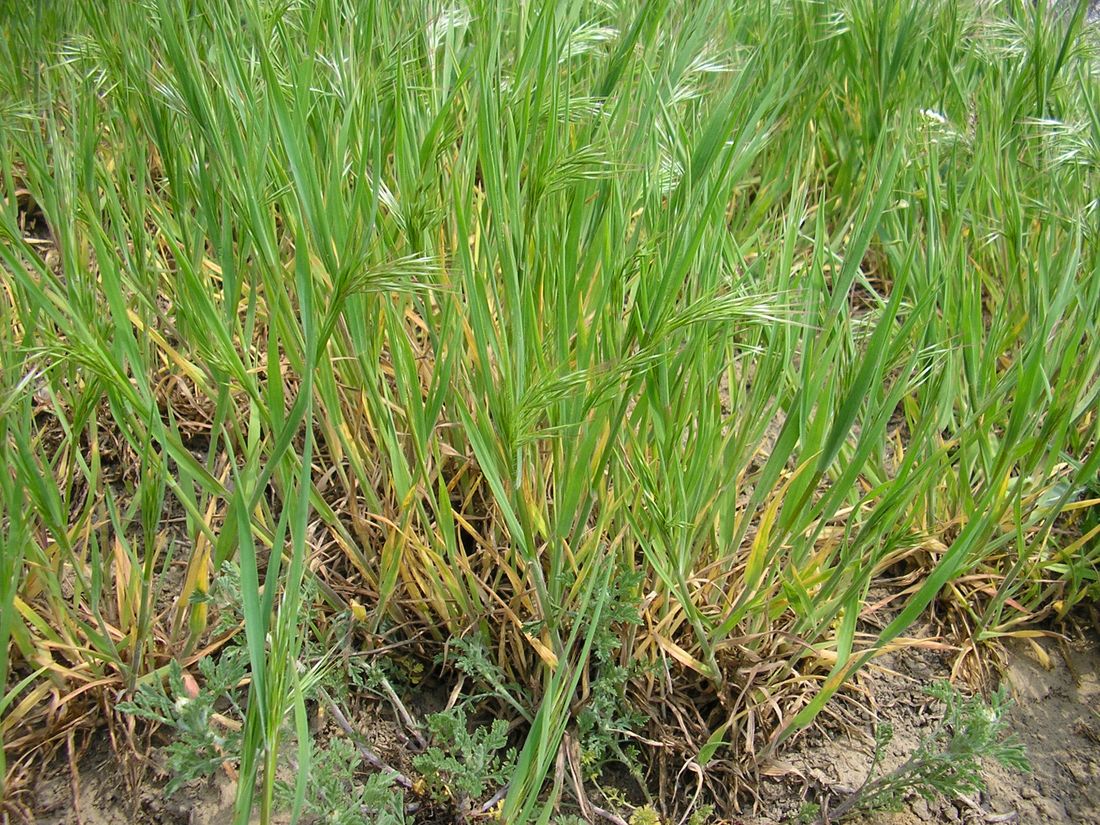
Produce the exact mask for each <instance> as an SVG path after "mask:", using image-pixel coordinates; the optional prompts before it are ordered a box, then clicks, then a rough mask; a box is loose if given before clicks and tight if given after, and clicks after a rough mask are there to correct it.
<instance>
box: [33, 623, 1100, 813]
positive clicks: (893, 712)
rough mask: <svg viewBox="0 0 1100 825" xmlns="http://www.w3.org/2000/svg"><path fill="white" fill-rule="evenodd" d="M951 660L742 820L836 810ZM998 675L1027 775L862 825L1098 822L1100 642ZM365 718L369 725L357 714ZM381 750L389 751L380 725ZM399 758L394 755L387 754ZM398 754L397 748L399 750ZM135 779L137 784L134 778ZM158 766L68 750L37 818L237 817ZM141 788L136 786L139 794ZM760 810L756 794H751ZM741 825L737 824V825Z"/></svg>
mask: <svg viewBox="0 0 1100 825" xmlns="http://www.w3.org/2000/svg"><path fill="white" fill-rule="evenodd" d="M949 669H950V656H949V654H946V653H943V652H939V651H937V650H934V649H921V648H915V649H907V650H905V651H903V652H897V653H893V654H891V655H889V656H887V657H883V659H881V660H879V661H878V662H876V663H875V664H873V665H872V666H870V667H869V668H867V669H866V670H865V672H864V673H862V674H860V676H859V677H858V678H857V682H856V684H855V688H856V692H855V694H854V695H853V696H851V697H849V698H848V699H847V700H846V701H845V704H844V707H843V712H842V713H841V714H840V716H843V717H844V718H845V719H847V720H848V722H847V723H845V724H841V723H840V722H836V723H833V724H831V725H830V724H827V725H823V726H822V729H819V730H816V731H814V732H809V733H807V734H805V735H804V736H802V737H801V738H799V739H796V740H795V741H794V743H793V744H792V745H791V746H790V747H789V748H788V749H787V750H786V751H785V752H784V753H783V754H782V755H781V757H780V758H779V759H778V760H777V761H776V762H775V763H774V764H772V765H771V766H769V767H768V768H767V770H766V773H767V775H766V776H765V777H764V778H763V779H762V780H761V783H760V785H759V787H758V789H757V795H758V798H757V800H756V804H755V808H756V814H755V815H754V816H751V817H746V818H744V819H741V820H739V821H735V822H736V825H773V823H782V822H791V821H794V818H795V817H797V815H798V813H799V811H800V810H801V808H802V806H803V804H804V803H805V802H807V801H812V802H816V803H819V804H820V803H826V804H828V805H831V806H833V807H836V805H837V804H839V803H840V802H841V801H843V799H844V798H845V795H846V793H848V792H849V791H850V789H853V788H855V787H858V786H859V785H860V784H861V783H862V782H863V780H864V778H865V777H866V774H867V770H868V768H869V766H870V763H871V753H872V751H873V738H872V730H873V725H874V724H875V723H876V722H884V721H885V722H889V723H891V724H892V725H893V727H894V730H895V735H894V739H893V741H892V743H891V745H890V747H889V751H888V754H887V757H886V761H885V765H884V768H885V769H886V770H889V769H891V768H892V767H894V766H896V765H898V764H900V763H901V762H903V761H904V760H905V759H906V758H907V757H908V755H909V754H910V753H911V752H912V751H913V749H914V748H915V747H916V746H917V743H918V742H919V741H920V738H921V736H922V735H923V734H926V733H927V732H928V731H929V729H930V728H931V726H932V725H934V724H935V722H936V718H937V717H936V712H935V706H934V704H933V703H932V702H931V700H930V699H929V698H928V697H927V695H926V694H925V693H924V690H923V689H924V688H925V687H926V686H927V685H928V684H930V683H931V682H932V681H935V680H937V679H942V678H945V677H946V676H947V675H948V674H949ZM1002 679H1003V680H1004V681H1005V682H1006V683H1007V685H1008V686H1009V690H1010V694H1011V695H1012V696H1013V697H1014V700H1015V702H1014V705H1013V707H1012V708H1011V710H1010V711H1009V719H1010V722H1011V729H1012V731H1013V733H1014V734H1015V735H1016V736H1017V737H1019V738H1020V739H1021V740H1022V741H1023V743H1024V744H1025V745H1026V747H1027V751H1028V758H1029V760H1030V762H1031V766H1032V772H1031V773H1030V774H1015V773H1010V772H1008V771H1006V770H1005V769H1003V768H1001V767H1000V766H999V765H996V764H990V765H986V766H985V772H984V775H985V780H986V789H985V791H984V792H982V793H981V794H980V795H978V796H976V797H974V798H970V799H950V800H947V799H941V800H938V801H935V802H932V803H929V802H926V801H924V800H923V799H920V798H914V799H910V800H907V803H906V806H905V808H904V809H903V810H901V811H899V812H893V813H881V814H875V815H873V816H870V817H867V818H864V819H862V820H855V821H856V822H860V823H862V825H916V823H925V822H942V823H973V824H975V825H976V824H977V823H1020V825H1041V824H1042V823H1073V825H1088V823H1100V638H1098V637H1097V636H1096V634H1094V633H1090V634H1088V635H1086V636H1082V637H1080V638H1077V639H1075V640H1063V639H1059V638H1040V639H1036V640H1012V641H1010V642H1009V644H1008V646H1007V661H1006V667H1005V669H1004V674H1003V676H1002ZM357 721H365V720H357ZM365 727H366V728H367V730H368V731H371V730H374V728H377V734H378V736H377V737H374V736H373V735H372V734H368V735H369V736H371V738H377V739H379V741H378V742H377V743H376V745H377V746H378V749H379V751H389V750H392V747H391V746H392V742H388V741H385V740H387V739H388V738H389V737H387V736H386V735H385V734H386V732H385V730H384V725H380V726H379V725H376V726H373V727H372V726H371V725H365ZM391 755H393V754H391ZM393 756H395V755H393ZM135 780H136V781H135ZM164 781H165V777H164V776H163V775H159V774H158V772H157V770H156V768H155V757H154V762H153V764H152V765H151V764H150V763H146V764H145V765H144V768H143V769H140V770H139V769H136V768H134V766H133V765H131V766H129V767H127V766H122V765H120V764H119V762H118V761H117V759H116V758H115V757H114V756H113V755H112V753H111V752H110V749H109V747H107V745H106V743H105V742H96V743H93V744H92V746H91V747H89V748H88V750H87V751H86V752H85V753H83V754H79V755H78V758H77V759H76V760H70V759H68V758H66V757H65V755H64V753H62V754H61V755H60V756H59V758H58V759H57V760H56V761H55V763H54V764H53V765H52V766H51V768H50V770H49V771H48V772H46V773H45V775H44V776H43V777H42V778H41V779H40V781H39V782H38V784H37V787H36V788H35V793H34V798H33V812H32V817H33V819H32V821H34V822H38V823H42V825H123V823H127V824H128V823H150V824H152V823H164V825H221V823H228V822H231V820H232V806H233V794H234V786H233V783H232V782H231V781H230V779H229V777H228V776H227V775H225V774H218V776H216V777H214V778H212V779H210V780H208V781H205V782H195V783H192V784H191V785H190V786H188V787H185V788H184V789H183V790H181V791H179V792H178V793H177V794H175V795H174V796H173V797H172V798H166V797H165V795H164V794H163V791H162V787H163V783H164ZM133 788H136V790H131V789H133ZM747 807H753V801H752V800H748V801H747ZM731 825H733V823H731Z"/></svg>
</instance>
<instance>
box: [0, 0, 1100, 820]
mask: <svg viewBox="0 0 1100 825" xmlns="http://www.w3.org/2000/svg"><path fill="white" fill-rule="evenodd" d="M3 14H4V20H5V22H4V25H5V26H6V32H7V33H8V34H9V35H10V36H8V37H5V38H0V50H2V53H0V57H3V58H4V59H3V60H0V66H2V67H3V68H0V111H2V112H3V113H4V117H3V119H2V126H0V195H2V203H3V205H2V207H0V359H2V363H0V412H2V415H0V462H2V464H3V466H4V467H5V468H7V469H6V471H5V472H4V473H0V493H2V494H0V542H2V547H0V551H2V552H0V674H2V677H3V679H4V682H5V686H6V687H9V688H10V689H11V690H14V693H13V694H12V698H11V700H10V701H9V700H5V703H4V705H3V710H2V713H3V726H2V731H3V736H4V749H3V752H4V753H5V754H9V753H17V754H25V753H28V752H30V751H31V749H33V748H34V747H35V745H36V744H37V743H39V742H41V741H42V739H41V732H42V731H45V732H47V733H50V734H53V733H56V732H57V731H59V730H62V729H65V728H66V727H69V726H74V725H78V724H81V722H82V720H84V719H86V718H88V717H87V716H86V715H85V714H86V711H87V709H88V708H89V707H90V706H91V703H93V702H94V700H95V699H96V698H97V697H105V696H109V695H113V694H112V693H111V691H118V690H123V691H126V692H131V693H132V692H133V691H134V690H135V689H136V687H137V686H138V685H139V684H145V683H147V682H148V681H149V679H150V678H157V675H158V674H163V673H164V672H165V671H164V668H165V667H166V666H167V664H168V663H169V662H171V661H173V660H176V659H188V660H189V659H193V658H195V657H198V658H202V657H203V656H204V655H212V654H210V651H212V650H216V649H218V646H217V645H213V646H212V643H213V642H217V641H222V642H224V639H222V638H221V637H219V638H217V639H215V638H213V637H212V632H213V630H214V628H213V626H212V621H211V607H210V600H209V597H208V594H209V591H210V588H211V586H212V581H213V579H214V576H215V573H216V571H218V570H219V569H221V568H222V566H223V564H225V563H226V562H232V563H234V564H236V565H237V566H238V569H239V571H240V588H239V592H240V601H241V610H242V617H243V622H242V624H243V626H242V627H241V628H240V630H239V631H237V635H238V636H239V638H240V640H241V643H242V647H243V649H244V650H245V651H246V653H247V658H248V667H249V676H250V680H249V687H248V697H247V701H246V703H245V705H244V711H245V714H246V719H245V722H244V728H243V731H242V740H241V753H240V759H241V763H240V764H241V777H242V781H241V782H240V784H239V789H240V790H239V797H238V804H237V818H238V821H239V822H245V821H247V819H248V816H249V815H250V811H251V809H252V807H253V803H254V802H255V803H256V804H257V805H258V806H259V808H260V816H261V819H262V820H263V821H270V819H271V817H272V815H273V810H274V805H275V784H274V782H275V780H274V777H275V773H276V772H275V766H276V764H277V760H278V758H279V753H280V750H281V749H285V748H284V746H285V744H286V742H288V741H294V742H296V745H295V747H296V754H295V759H296V762H297V764H298V767H299V770H298V772H297V774H296V781H297V784H296V786H295V788H294V789H293V792H292V793H291V794H290V800H291V806H292V808H293V809H294V811H295V812H299V811H301V810H302V809H303V808H304V806H305V804H306V783H307V781H308V776H309V773H310V756H311V748H310V737H309V735H308V729H307V728H308V724H307V723H308V719H307V717H308V714H307V710H306V707H305V697H306V696H307V694H308V693H309V688H310V683H311V682H312V681H313V680H315V679H316V678H320V676H319V674H318V673H316V672H315V671H313V670H311V669H310V667H308V665H307V660H309V659H310V658H311V655H310V650H311V645H312V646H316V645H317V644H318V643H321V642H319V640H325V639H332V638H334V637H333V636H332V634H331V632H330V631H331V628H332V626H333V625H332V623H333V622H334V621H336V619H335V618H334V617H342V618H341V619H340V621H342V622H344V623H345V624H347V623H348V621H349V617H350V618H351V620H352V622H351V624H348V626H349V627H351V628H352V629H351V630H350V631H348V634H345V636H344V639H345V641H341V642H340V644H341V645H345V644H347V642H346V639H347V638H348V636H349V634H350V635H351V636H353V637H354V642H355V644H357V645H360V646H362V647H364V648H367V649H370V648H372V647H376V648H386V647H387V646H389V645H392V644H396V643H403V642H408V643H410V644H412V645H413V647H410V650H418V651H419V655H421V656H422V657H424V658H426V659H431V658H432V656H434V654H435V653H436V652H437V651H438V649H439V648H440V647H442V646H443V645H444V644H445V643H446V642H447V641H448V640H449V639H450V638H452V637H462V638H466V637H469V636H471V634H473V635H475V636H477V637H478V638H479V640H480V642H481V643H482V644H483V646H484V649H485V650H488V651H492V660H493V661H492V665H493V667H494V668H497V669H498V670H499V672H500V673H501V674H503V677H504V678H503V680H502V681H501V684H505V683H507V684H508V685H513V686H517V687H518V690H516V691H513V692H514V693H515V694H516V695H514V696H513V697H512V698H513V700H514V701H513V702H512V703H511V704H509V708H510V710H509V711H508V712H509V713H511V712H513V711H514V712H515V715H516V716H515V718H517V719H522V720H523V723H522V727H521V728H520V734H519V735H520V736H521V738H522V741H517V742H516V744H517V745H518V746H519V750H518V753H517V760H516V767H515V773H514V775H513V776H512V781H511V782H510V784H509V786H508V791H507V794H506V797H505V798H504V800H503V807H502V812H501V815H502V816H503V817H504V818H505V820H506V821H509V822H521V821H524V820H526V819H528V818H530V817H532V816H534V815H535V812H536V811H540V810H550V808H548V807H546V805H547V803H548V801H549V802H550V803H555V804H556V803H557V802H558V801H559V798H560V796H561V795H562V794H563V793H564V792H565V791H564V790H563V786H562V784H561V783H550V784H549V785H548V783H547V781H546V780H547V777H548V775H550V774H551V772H552V770H553V768H554V765H555V764H556V763H557V760H558V757H559V754H563V758H565V757H564V751H563V749H562V742H563V740H564V738H565V734H566V732H567V730H568V729H569V728H570V726H571V725H573V724H575V715H576V713H578V712H579V709H581V708H583V707H584V703H583V701H581V702H578V701H577V700H578V699H583V698H584V697H585V696H587V695H588V691H589V689H590V680H591V677H592V674H591V672H590V668H591V660H592V653H593V650H600V651H601V656H604V655H605V654H606V656H605V659H604V661H605V664H606V667H608V668H612V667H619V668H627V667H628V666H632V665H634V664H639V665H642V666H641V667H638V668H636V669H634V670H631V673H632V674H634V675H633V676H632V678H631V679H630V684H629V685H628V686H626V685H624V688H623V691H622V694H623V696H624V699H629V701H630V702H632V703H634V704H635V705H637V706H638V707H644V708H647V709H648V712H649V726H648V729H647V731H646V733H645V735H644V737H643V739H639V740H638V741H639V742H641V741H644V740H645V739H648V740H649V741H656V740H659V741H660V742H661V744H662V745H663V747H661V748H652V749H650V750H649V751H648V752H647V753H646V754H645V756H646V758H649V759H652V760H654V761H659V760H666V761H667V762H668V764H666V766H665V768H666V772H667V773H668V774H669V775H678V774H679V771H680V769H681V768H682V767H683V765H684V764H685V763H687V762H692V761H693V760H694V761H695V762H699V761H702V762H705V763H706V769H705V770H704V771H703V775H704V788H703V790H702V791H701V792H700V793H702V792H703V791H705V793H706V795H707V799H709V800H710V801H711V802H712V803H713V804H715V805H716V806H718V808H719V809H720V810H724V809H726V808H732V807H733V805H732V803H733V799H732V796H733V795H735V794H736V793H737V792H738V791H739V789H740V788H741V785H740V783H741V781H742V780H743V779H744V778H746V777H747V776H749V775H750V774H751V768H750V767H749V766H750V765H751V764H752V763H753V759H759V758H762V757H764V756H766V754H767V753H769V752H772V751H773V750H774V749H775V748H777V747H779V746H781V744H782V743H783V742H784V741H785V740H786V739H787V738H788V737H789V736H791V735H792V734H793V733H795V732H796V731H798V730H799V729H801V728H804V727H805V726H807V725H809V724H811V723H812V722H813V720H814V718H815V717H816V716H817V714H818V713H819V712H820V711H821V709H822V707H823V706H824V705H825V703H826V702H827V701H828V700H829V699H830V697H831V696H833V695H834V694H835V693H836V691H837V690H839V689H841V688H842V686H843V685H844V684H845V682H846V680H847V679H848V677H849V676H850V675H851V674H852V673H853V672H854V671H855V670H856V669H857V668H859V667H860V666H862V665H863V664H864V663H866V662H867V661H868V660H869V659H870V658H871V657H873V656H875V655H877V654H878V653H880V652H881V651H882V650H884V649H885V648H887V647H888V646H892V645H897V644H904V635H903V634H904V633H905V631H906V629H907V628H908V627H909V626H910V625H911V623H912V622H913V621H914V620H915V619H916V618H917V617H918V616H919V615H920V614H921V613H922V612H923V611H924V610H925V609H926V608H927V607H928V606H929V605H930V604H932V603H933V601H934V600H936V599H942V601H943V606H944V609H946V610H948V611H950V612H951V613H952V614H953V619H954V620H955V626H956V627H960V628H962V629H963V631H964V632H965V634H966V635H967V637H968V638H970V639H973V640H974V643H975V644H976V645H977V644H982V643H985V642H987V641H989V640H991V639H995V638H997V637H999V636H1001V635H1004V634H1011V633H1013V632H1016V631H1017V630H1018V629H1019V628H1020V627H1021V625H1022V624H1023V623H1025V622H1027V621H1031V620H1034V619H1037V618H1040V617H1043V616H1046V615H1049V614H1051V613H1054V612H1058V613H1060V614H1063V615H1064V614H1065V613H1066V612H1067V611H1068V610H1069V609H1071V608H1072V606H1073V605H1074V604H1075V603H1077V602H1078V601H1079V600H1080V599H1081V598H1083V597H1084V596H1085V595H1086V594H1087V593H1088V592H1089V591H1090V588H1091V589H1095V583H1096V581H1097V573H1096V571H1097V562H1098V557H1097V551H1096V548H1095V541H1094V539H1095V536H1094V535H1093V534H1092V533H1093V531H1090V532H1088V533H1086V534H1085V537H1084V538H1082V537H1081V534H1080V532H1079V531H1077V530H1076V529H1075V525H1074V523H1073V519H1072V518H1070V517H1069V516H1070V515H1072V513H1074V512H1078V511H1080V510H1082V509H1084V508H1085V507H1086V504H1085V502H1088V501H1089V500H1090V499H1089V497H1088V494H1087V493H1085V492H1084V491H1086V490H1087V489H1089V485H1094V484H1095V479H1096V477H1097V469H1098V467H1100V451H1097V450H1096V442H1097V428H1098V426H1100V424H1098V420H1097V416H1096V412H1095V411H1096V406H1097V405H1096V401H1097V397H1098V395H1097V394H1098V391H1100V389H1098V387H1100V384H1098V381H1097V376H1098V374H1100V347H1097V345H1096V334H1097V330H1096V320H1095V319H1096V318H1097V317H1100V278H1098V277H1096V272H1097V267H1098V265H1100V257H1098V246H1097V243H1096V233H1095V229H1094V227H1093V224H1092V220H1091V215H1092V212H1093V211H1094V210H1093V205H1094V204H1093V194H1092V193H1093V192H1095V191H1096V177H1097V153H1096V151H1095V146H1096V145H1097V142H1098V139H1100V119H1098V115H1097V112H1100V105H1098V104H1100V92H1098V89H1097V85H1096V83H1095V81H1094V65H1095V64H1094V60H1095V41H1094V40H1093V39H1091V38H1089V37H1085V36H1081V27H1082V25H1083V24H1082V18H1081V15H1075V16H1070V17H1068V18H1066V17H1057V16H1051V15H1049V14H1048V13H1047V10H1046V9H1045V8H1044V7H1043V6H1042V4H1031V3H1024V2H1001V3H993V4H989V3H976V2H975V3H968V2H963V3H956V2H946V0H945V1H944V2H932V3H928V2H916V1H915V0H889V2H880V1H879V0H875V1H874V2H872V0H845V2H842V3H838V4H822V3H817V2H810V1H809V0H785V2H778V0H775V1H774V2H773V1H772V0H750V2H745V3H739V4H736V5H735V6H730V5H729V4H726V3H719V2H703V3H701V4H700V3H694V2H693V3H684V2H680V0H671V1H668V0H665V1H662V2H647V3H643V4H640V5H639V4H630V3H616V2H604V0H598V1H597V0H592V1H591V2H590V0H571V1H570V2H564V3H558V4H554V5H549V6H539V7H538V8H536V7H534V6H531V5H530V4H524V3H511V2H487V0H470V1H469V2H461V1H460V2H455V3H449V4H444V3H437V2H428V3H424V4H421V5H418V6H416V7H415V8H411V9H410V8H408V7H407V5H406V4H397V3H388V2H385V1H384V0H372V1H371V2H367V3H359V2H356V3H353V2H350V0H311V2H270V1H269V0H241V1H240V2H237V3H232V4H226V3H221V2H214V0H196V2H183V0H148V2H144V3H134V4H131V3H109V4H93V3H89V2H81V1H80V0H76V1H74V2H73V3H71V4H66V3H60V4H49V5H48V6H41V8H40V9H39V10H38V11H36V13H35V14H34V15H31V16H26V15H21V14H19V15H17V14H12V13H10V12H7V11H5V12H3ZM1074 508H1077V509H1076V510H1075V509H1074ZM618 576H625V577H626V580H627V581H629V582H630V584H629V586H628V588H627V589H629V590H630V591H631V592H630V593H620V594H619V595H616V596H614V597H612V595H611V594H612V591H613V590H614V588H613V587H612V584H611V583H612V579H613V577H618ZM902 583H904V584H903V586H902V591H901V592H904V596H903V597H899V599H898V601H897V602H896V607H897V608H898V609H897V610H896V611H895V612H894V613H893V614H892V618H891V619H890V620H889V621H887V622H885V623H882V627H881V629H878V630H874V631H869V630H867V629H866V628H865V627H863V626H862V625H861V624H860V621H859V619H860V616H861V614H862V613H863V612H864V611H866V610H867V609H869V607H870V604H869V600H868V593H869V591H870V589H871V587H872V586H873V585H876V586H877V585H885V586H890V585H902ZM620 589H621V588H620ZM311 593H316V594H317V598H315V599H314V598H312V597H311V598H307V595H308V594H311ZM631 603H633V604H637V606H638V607H637V610H636V612H637V622H634V621H626V620H625V618H624V617H622V616H616V618H615V619H614V621H613V622H612V626H613V627H614V629H615V631H616V632H617V633H619V634H620V638H621V641H620V643H619V644H618V645H615V646H611V647H606V646H605V645H604V644H603V641H602V639H603V637H604V636H605V635H606V629H607V627H608V623H607V622H606V621H605V620H604V619H605V617H606V616H613V615H614V611H615V610H616V609H617V608H616V605H620V604H631ZM231 632H232V631H231ZM417 646H418V647H417ZM608 672H611V671H610V670H609V671H608ZM509 690H512V688H509ZM47 708H49V709H50V710H49V716H48V718H47V716H46V710H47ZM47 722H48V724H47ZM287 730H291V731H293V733H292V734H291V738H290V739H287V734H286V733H285V731H287ZM704 750H705V751H706V756H707V758H706V759H703V760H699V759H698V757H699V756H700V754H701V753H702V752H703V751H704ZM716 753H718V754H719V756H720V758H719V757H716ZM0 767H3V766H0ZM0 773H5V771H3V770H0ZM547 794H549V796H550V798H549V800H548V798H547Z"/></svg>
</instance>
